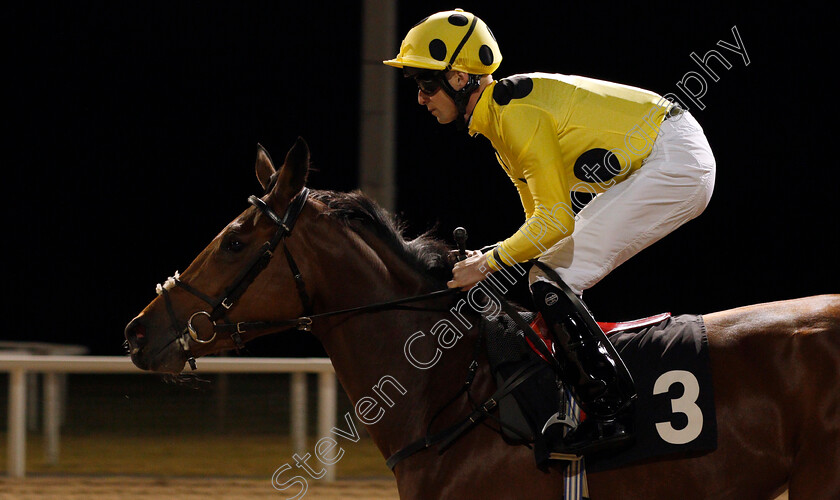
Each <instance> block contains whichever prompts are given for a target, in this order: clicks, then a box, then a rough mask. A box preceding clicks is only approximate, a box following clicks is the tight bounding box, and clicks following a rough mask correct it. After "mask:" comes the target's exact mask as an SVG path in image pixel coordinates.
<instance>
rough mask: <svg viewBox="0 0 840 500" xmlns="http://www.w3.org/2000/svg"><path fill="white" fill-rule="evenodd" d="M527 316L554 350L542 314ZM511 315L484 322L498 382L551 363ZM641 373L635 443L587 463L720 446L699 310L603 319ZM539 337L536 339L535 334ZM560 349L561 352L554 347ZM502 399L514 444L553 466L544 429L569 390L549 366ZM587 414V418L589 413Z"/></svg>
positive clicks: (506, 432)
mask: <svg viewBox="0 0 840 500" xmlns="http://www.w3.org/2000/svg"><path fill="white" fill-rule="evenodd" d="M519 314H520V316H521V318H522V320H525V322H527V323H528V324H530V325H531V328H532V329H533V330H534V332H536V334H537V335H538V336H539V337H540V338H541V339H542V341H543V342H544V343H545V344H546V346H547V347H548V348H549V349H550V350H552V347H551V340H550V335H549V334H548V329H547V328H546V326H545V323H544V321H543V320H542V317H541V316H540V315H539V313H533V312H520V313H519ZM518 324H523V323H522V322H521V321H513V320H512V319H511V318H510V317H508V316H506V315H504V314H503V315H500V316H499V317H497V318H495V319H494V320H487V319H484V320H483V327H484V332H485V335H486V340H487V356H488V360H489V362H490V366H491V371H492V372H493V375H494V377H495V378H496V382H497V383H498V384H501V383H502V382H504V380H505V379H506V378H507V377H509V376H510V375H511V374H512V373H514V372H516V370H517V369H518V368H519V367H521V366H523V364H528V363H534V362H544V361H543V360H542V355H541V354H540V353H539V351H538V350H537V349H535V348H534V346H533V344H532V343H531V339H529V338H528V337H527V336H525V335H524V333H523V332H522V331H521V328H519V326H518ZM599 325H600V326H601V329H602V330H604V332H605V333H606V334H607V335H608V337H609V339H610V342H611V343H612V344H613V346H615V349H616V350H617V351H618V353H619V354H620V355H621V358H622V359H623V360H624V363H625V365H626V366H627V368H628V370H629V371H630V373H631V374H632V375H633V378H634V381H635V384H636V391H637V393H638V400H637V402H636V416H635V435H636V441H635V444H634V445H633V446H632V447H630V448H627V449H623V450H621V451H618V452H615V451H612V452H610V451H608V452H605V453H603V454H602V455H600V456H599V455H593V456H587V458H586V468H587V470H588V471H589V472H598V471H601V470H607V469H612V468H617V467H621V466H625V465H629V464H631V463H634V462H638V461H641V460H648V459H653V458H659V459H666V458H669V457H675V456H685V455H701V454H704V453H708V452H710V451H713V450H714V449H715V448H716V447H717V423H716V418H715V408H714V395H713V392H712V376H711V370H710V365H709V346H708V339H707V338H706V329H705V325H704V324H703V319H702V317H701V316H699V315H681V316H676V317H671V315H670V314H668V313H665V314H661V315H658V316H652V317H650V318H645V319H643V320H637V321H631V322H627V323H599ZM532 338H533V337H532ZM552 352H553V350H552ZM545 366H546V369H545V370H541V371H538V372H537V373H536V374H535V375H534V376H532V377H531V378H530V379H529V380H527V381H526V382H524V383H523V384H521V385H520V386H519V387H517V388H516V389H515V390H514V391H513V393H512V394H513V396H514V397H513V398H504V399H503V400H502V401H500V402H499V419H500V421H501V425H500V427H501V430H502V435H503V436H504V437H505V439H506V440H507V441H508V442H512V443H513V442H515V443H528V444H532V445H533V447H534V455H535V459H536V462H537V465H538V466H539V467H540V468H543V467H545V466H546V465H547V463H548V459H549V452H548V446H547V443H545V442H544V441H543V439H542V434H541V431H542V427H543V425H544V424H545V422H546V420H547V419H548V418H550V417H551V416H552V415H554V414H555V413H556V412H557V410H558V408H561V411H562V410H563V408H565V409H566V412H567V418H570V415H569V413H571V410H570V408H571V405H569V404H562V406H561V402H566V401H567V400H568V399H567V398H568V396H567V394H568V392H567V391H565V390H564V389H563V387H562V384H560V382H559V381H558V380H557V379H556V377H555V374H554V372H553V370H552V368H551V367H550V365H549V364H548V363H545ZM575 406H576V405H575ZM581 418H585V415H581Z"/></svg>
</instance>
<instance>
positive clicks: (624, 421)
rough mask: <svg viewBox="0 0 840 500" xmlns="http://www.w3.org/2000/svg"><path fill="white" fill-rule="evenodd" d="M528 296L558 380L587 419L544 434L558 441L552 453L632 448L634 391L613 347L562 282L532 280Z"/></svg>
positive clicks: (549, 429)
mask: <svg viewBox="0 0 840 500" xmlns="http://www.w3.org/2000/svg"><path fill="white" fill-rule="evenodd" d="M531 293H532V294H533V296H534V302H535V304H536V306H537V307H538V308H539V310H540V312H541V313H542V315H543V318H545V321H546V324H547V325H548V327H549V330H550V331H551V332H552V335H553V337H554V342H555V344H554V345H555V349H554V350H555V352H554V356H555V357H556V358H557V361H558V363H559V364H560V367H561V378H562V379H563V382H564V383H565V384H566V385H567V386H569V388H570V389H571V392H572V395H573V396H574V398H575V400H576V401H577V402H578V404H579V405H580V407H581V409H582V410H583V411H584V412H586V417H587V418H586V419H585V420H584V421H583V422H582V423H581V424H580V425H579V426H578V427H577V428H576V429H574V430H572V431H570V432H569V433H568V434H566V436H565V437H562V438H561V437H560V436H547V437H549V438H552V437H553V438H554V439H553V441H555V442H556V443H557V444H556V445H555V448H556V449H555V450H554V451H556V452H558V453H563V454H574V455H588V454H594V453H598V452H601V451H605V450H608V449H616V448H619V447H623V446H625V445H629V444H631V442H632V440H633V429H632V426H633V400H634V399H635V398H636V391H635V388H634V384H633V378H632V377H631V376H630V372H628V371H627V368H626V367H625V366H624V363H623V362H622V361H621V358H620V357H619V356H618V353H617V352H616V351H615V348H613V346H612V344H610V342H609V340H608V339H607V337H606V335H604V332H603V331H601V328H600V327H599V326H598V324H597V323H596V322H595V320H594V319H593V318H592V316H591V314H589V311H588V310H587V309H586V306H585V305H584V304H583V302H582V301H581V300H580V299H579V298H578V297H577V296H575V295H574V294H573V293H572V292H571V290H570V289H569V288H568V287H566V286H565V284H562V285H561V287H560V288H558V287H556V286H554V285H553V284H551V283H548V282H545V281H537V282H536V283H534V284H533V285H531ZM553 427H557V428H559V427H561V426H559V425H555V426H553ZM545 431H546V434H547V435H549V434H551V433H559V432H561V430H560V429H551V427H549V428H547V429H546V430H545Z"/></svg>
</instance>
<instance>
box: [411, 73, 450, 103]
mask: <svg viewBox="0 0 840 500" xmlns="http://www.w3.org/2000/svg"><path fill="white" fill-rule="evenodd" d="M413 69H414V68H411V69H408V68H406V71H405V76H406V77H407V78H413V79H414V82H415V83H417V87H418V88H419V89H420V92H422V93H423V94H425V95H428V96H431V95H435V94H436V93H437V91H438V90H440V88H441V86H442V85H443V81H442V80H443V79H444V78H445V76H444V75H445V73H444V72H442V71H429V70H422V71H417V70H414V71H411V70H413Z"/></svg>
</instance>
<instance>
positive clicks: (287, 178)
mask: <svg viewBox="0 0 840 500" xmlns="http://www.w3.org/2000/svg"><path fill="white" fill-rule="evenodd" d="M308 173H309V146H307V144H306V141H304V140H303V138H302V137H298V138H297V140H296V141H295V143H294V145H293V146H292V149H290V150H289V152H288V153H286V161H284V162H283V166H282V167H280V173H279V174H278V176H277V182H276V184H275V185H274V188H273V191H276V192H278V193H279V195H280V196H281V197H282V199H284V200H291V199H292V198H293V197H294V196H295V195H297V194H298V193H299V192H300V190H301V189H303V186H304V185H306V175H307V174H308Z"/></svg>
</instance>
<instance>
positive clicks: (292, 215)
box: [158, 187, 459, 370]
mask: <svg viewBox="0 0 840 500" xmlns="http://www.w3.org/2000/svg"><path fill="white" fill-rule="evenodd" d="M308 198H309V188H306V187H304V188H303V189H302V190H301V192H300V193H299V194H298V195H297V196H296V197H295V198H294V199H293V200H292V201H291V203H289V208H288V209H287V210H286V213H285V214H284V215H283V217H279V216H278V215H277V214H276V213H275V212H274V211H273V210H272V209H271V208H270V207H269V206H268V204H266V202H264V201H263V200H262V199H261V198H259V197H257V196H250V197H249V198H248V202H249V203H250V204H251V205H253V206H255V207H256V208H257V209H258V210H259V211H260V212H262V213H263V214H264V215H265V216H266V217H268V219H269V220H271V221H272V222H274V224H275V225H276V226H277V229H276V231H275V232H274V235H273V236H272V237H271V239H270V240H269V241H266V242H265V243H263V245H262V247H261V248H260V250H259V252H258V253H257V254H256V255H255V256H254V257H253V258H252V259H251V261H250V262H249V263H248V264H247V265H246V266H245V267H244V268H243V270H242V271H241V272H240V273H239V274H238V275H237V276H236V278H234V280H233V282H232V284H231V285H230V286H228V287H227V288H225V290H224V291H223V292H222V294H221V295H220V296H219V297H216V298H213V297H210V296H209V295H206V294H205V293H203V292H201V291H199V290H197V289H196V288H194V287H193V286H191V285H189V284H188V283H185V282H184V281H182V280H181V279H180V277H179V276H178V275H177V273H176V275H175V276H174V277H172V278H170V279H169V280H171V282H172V283H174V285H175V286H177V287H179V288H182V289H183V290H185V291H187V292H188V293H189V294H191V295H193V296H194V297H197V298H199V299H201V300H202V301H204V302H206V303H207V304H209V306H210V311H209V312H208V311H196V312H194V313H193V314H192V315H191V316H190V317H189V319H188V320H187V323H186V325H184V326H183V327H180V322H179V321H178V317H177V315H176V314H175V309H174V307H173V305H172V299H171V298H170V296H169V288H170V287H167V286H163V287H159V288H158V293H159V294H160V295H163V298H164V301H165V303H166V309H167V312H168V314H169V318H170V321H171V322H172V325H173V327H174V328H175V330H176V331H178V332H179V333H178V335H177V337H176V338H175V339H173V341H178V342H179V343H180V344H181V347H182V348H183V350H184V351H185V352H186V353H187V354H188V357H187V361H188V362H189V364H190V367H191V368H192V369H193V370H195V369H196V363H195V357H193V356H190V355H189V350H190V347H189V339H192V340H193V341H194V342H196V343H199V344H210V343H212V342H213V341H215V340H216V336H217V335H218V334H219V333H222V334H227V335H230V337H231V339H232V340H233V342H234V344H235V346H236V349H237V350H239V349H242V348H244V347H245V344H244V342H243V341H242V334H243V333H246V332H250V331H254V330H260V331H283V330H289V329H297V330H301V331H306V332H308V331H311V330H312V321H313V320H314V319H316V318H325V317H329V316H336V315H341V314H351V313H356V312H374V311H380V310H385V309H412V310H423V309H422V308H417V307H408V306H403V305H402V304H405V303H407V302H417V301H421V300H427V299H432V298H435V297H439V296H445V295H452V294H455V293H458V292H459V290H458V289H454V288H450V289H444V290H438V291H435V292H432V293H427V294H423V295H416V296H413V297H406V298H402V299H397V300H391V301H388V302H381V303H377V304H369V305H365V306H360V307H354V308H349V309H342V310H337V311H330V312H325V313H321V314H312V301H311V300H310V298H309V294H308V293H307V291H306V283H305V282H304V280H303V276H302V274H301V272H300V269H299V268H298V266H297V263H296V262H295V259H294V257H293V256H292V253H291V252H290V251H289V248H288V247H287V246H286V245H285V244H282V243H283V242H284V240H285V239H286V238H288V237H289V236H290V235H291V234H292V229H293V228H294V226H295V222H296V221H297V218H298V216H299V215H300V213H301V211H302V210H303V206H304V205H305V204H306V200H307V199H308ZM281 244H282V249H283V254H284V255H285V257H286V262H287V263H288V265H289V269H290V270H291V271H292V276H293V277H294V280H295V286H296V288H297V292H298V297H299V298H300V302H301V304H302V305H303V314H302V315H301V316H298V317H296V318H292V319H286V320H279V321H240V322H237V323H231V322H229V321H227V318H226V313H227V312H228V311H229V310H230V309H231V308H232V307H233V306H234V305H235V304H236V301H237V300H239V298H240V297H242V295H243V294H244V293H245V291H246V290H247V289H248V287H249V286H250V285H251V284H252V283H253V282H254V280H256V279H257V276H259V274H260V273H261V272H262V271H263V270H264V269H265V268H266V267H267V266H268V263H269V261H270V260H271V258H272V257H273V256H274V253H275V251H276V249H277V246H278V245H281ZM169 280H167V281H169ZM200 316H204V317H206V318H207V319H208V320H209V321H210V323H211V325H212V326H213V335H212V336H211V337H210V338H209V339H207V340H204V339H201V338H200V337H199V336H198V332H197V330H196V328H195V327H194V326H193V320H194V319H195V318H196V317H200ZM220 320H225V322H224V323H220V322H219V321H220Z"/></svg>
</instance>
